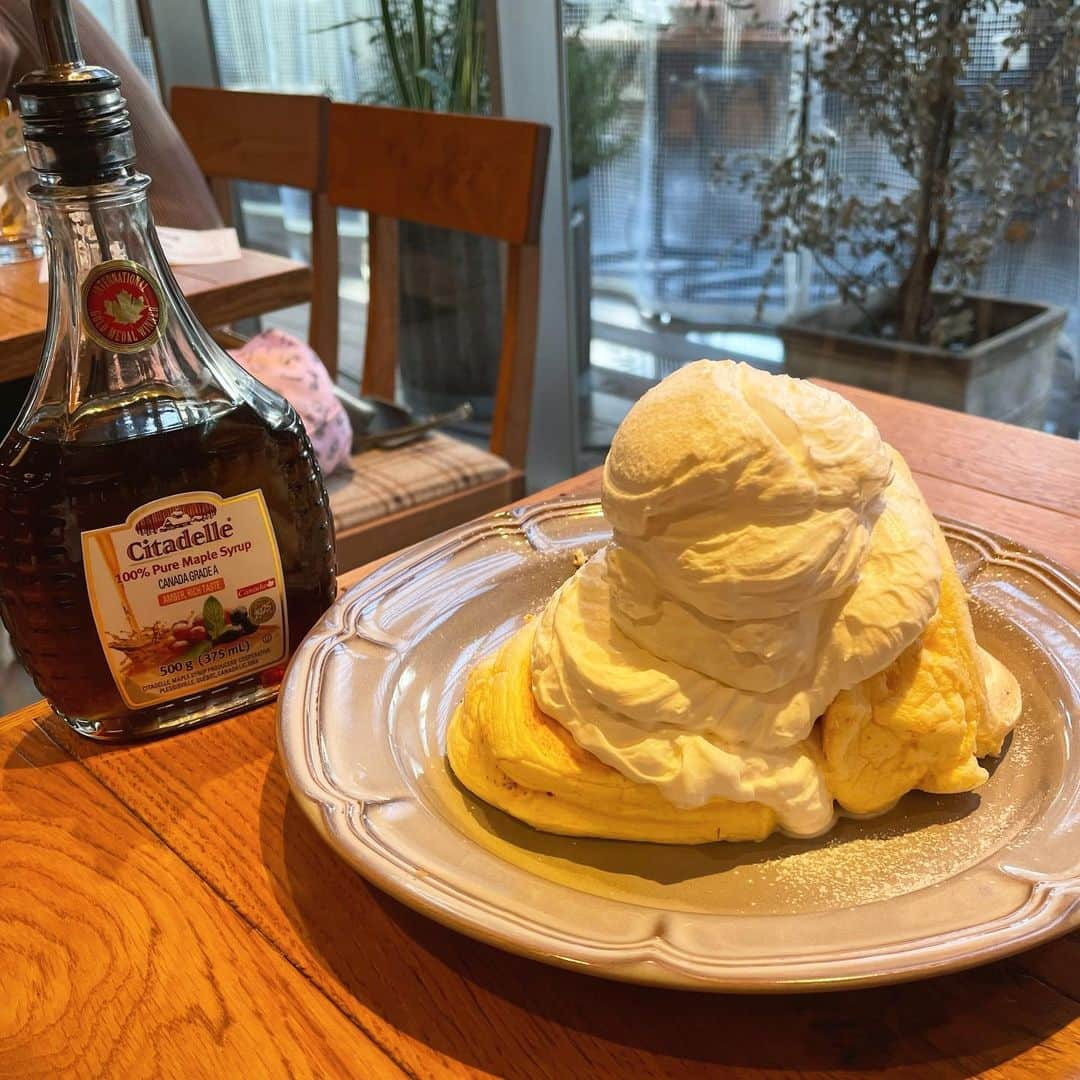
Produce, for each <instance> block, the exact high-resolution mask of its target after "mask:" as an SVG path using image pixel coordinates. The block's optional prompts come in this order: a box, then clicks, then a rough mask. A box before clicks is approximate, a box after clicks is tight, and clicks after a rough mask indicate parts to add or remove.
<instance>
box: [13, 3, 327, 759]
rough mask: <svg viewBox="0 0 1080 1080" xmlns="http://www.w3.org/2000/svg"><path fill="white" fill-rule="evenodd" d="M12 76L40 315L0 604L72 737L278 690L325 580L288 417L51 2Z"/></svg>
mask: <svg viewBox="0 0 1080 1080" xmlns="http://www.w3.org/2000/svg"><path fill="white" fill-rule="evenodd" d="M34 9H35V15H36V17H37V20H38V32H39V38H40V39H41V44H42V47H43V51H44V53H45V56H46V57H47V60H48V67H47V70H45V71H39V72H35V73H33V74H31V75H28V76H27V77H26V78H25V79H24V80H23V81H22V82H21V83H20V84H19V86H18V95H19V99H20V105H21V111H22V116H23V125H24V132H25V138H26V144H27V150H28V153H29V156H30V161H31V164H32V165H33V167H34V170H35V172H36V175H37V184H36V185H35V187H33V188H32V189H31V195H32V197H33V198H34V200H35V202H36V203H37V206H38V209H39V211H40V214H41V218H42V223H43V227H44V230H45V237H46V246H47V252H48V260H49V316H48V325H47V328H46V332H45V343H44V347H43V352H42V358H41V365H40V368H39V370H38V374H37V378H36V380H35V382H34V385H33V387H32V389H31V391H30V394H29V397H28V399H27V402H26V404H25V406H24V408H23V410H22V413H21V414H20V416H19V418H18V419H17V420H16V422H15V425H14V427H13V428H12V430H11V431H10V432H9V433H8V435H7V436H6V438H5V439H4V441H3V442H2V443H0V616H2V617H3V621H4V623H5V625H6V626H7V628H8V632H9V633H10V635H11V640H12V642H13V644H14V646H15V650H16V652H17V653H18V655H19V658H20V659H21V660H22V662H23V663H24V665H25V666H26V668H27V670H28V671H29V672H30V674H31V675H32V677H33V678H34V681H35V682H36V684H37V686H38V689H39V690H40V691H41V692H42V694H44V695H45V697H46V698H48V700H49V702H50V703H51V704H52V706H53V707H54V708H55V709H56V711H57V713H59V714H60V715H61V716H62V717H64V719H65V720H67V722H68V723H69V724H70V725H71V726H72V727H73V728H75V729H76V730H77V731H79V732H81V733H82V734H84V735H87V736H90V737H92V738H97V739H131V738H139V737H144V736H152V735H157V734H160V733H162V732H165V731H168V730H172V729H175V728H179V727H184V726H187V725H190V724H196V723H200V722H202V721H206V720H210V719H212V718H214V717H219V716H223V715H225V714H227V713H230V712H235V711H237V710H239V709H242V708H246V707H247V706H249V705H252V704H255V703H257V702H260V701H264V700H267V699H268V698H270V697H272V696H273V695H274V694H275V693H276V688H277V683H278V682H279V681H280V678H281V674H282V670H283V665H284V663H285V661H286V659H287V658H288V656H289V654H290V652H291V651H292V650H293V649H294V648H295V647H296V646H297V645H298V644H299V642H300V639H301V638H302V637H303V635H304V634H305V633H306V632H307V631H308V629H310V627H311V626H312V624H313V623H314V622H315V620H316V619H317V618H318V617H319V616H320V615H321V614H322V612H323V611H324V610H325V609H326V608H327V607H328V606H329V604H330V603H331V602H332V600H333V599H334V594H335V589H336V585H335V576H334V541H333V523H332V519H331V516H330V509H329V504H328V500H327V496H326V491H325V489H324V487H323V483H322V478H321V475H320V472H319V467H318V464H317V462H316V459H315V456H314V454H313V452H312V448H311V444H310V443H309V441H308V439H307V436H306V434H305V433H304V429H303V426H302V425H301V423H300V421H299V419H298V418H297V415H296V413H295V412H294V411H293V409H292V408H291V407H290V406H289V404H288V403H287V402H286V401H285V400H284V399H283V398H281V397H280V396H279V395H277V394H275V393H273V392H272V391H271V390H269V389H267V388H266V387H265V386H263V385H262V384H261V383H259V382H257V381H255V380H254V379H253V378H252V377H251V376H250V375H248V374H247V373H246V372H245V371H244V370H243V369H242V368H241V367H240V366H239V365H238V364H236V363H235V362H234V361H233V360H232V359H231V358H230V357H229V356H228V355H227V354H226V353H225V352H224V351H223V350H222V349H220V348H219V347H218V346H217V345H216V344H215V343H214V341H213V340H212V339H211V338H210V336H209V334H207V332H206V331H205V330H204V329H203V327H202V326H200V325H199V323H198V322H197V321H196V319H195V317H194V316H193V315H192V313H191V310H190V309H189V308H188V305H187V303H186V302H185V300H184V298H183V296H182V294H181V293H180V290H179V289H178V287H177V285H176V282H175V280H174V279H173V276H172V273H171V272H170V270H169V266H168V264H167V263H166V261H165V258H164V256H163V255H162V252H161V248H160V246H159V244H158V240H157V236H156V234H155V232H154V226H153V223H152V222H151V220H150V213H149V209H148V206H147V188H148V186H149V183H150V181H149V179H148V178H147V177H145V176H143V175H141V174H140V173H138V172H136V171H135V169H134V168H133V162H134V148H133V145H132V137H131V122H130V120H129V118H128V114H127V109H126V106H125V103H124V99H123V98H122V97H121V95H120V90H119V80H118V79H117V78H116V76H115V75H113V74H112V73H111V72H109V71H106V70H104V69H102V68H96V67H91V66H87V65H86V64H85V63H84V62H83V59H82V56H81V53H80V50H79V43H78V40H77V38H76V35H75V28H74V22H73V20H72V17H71V11H70V7H69V4H68V2H67V0H35V3H34Z"/></svg>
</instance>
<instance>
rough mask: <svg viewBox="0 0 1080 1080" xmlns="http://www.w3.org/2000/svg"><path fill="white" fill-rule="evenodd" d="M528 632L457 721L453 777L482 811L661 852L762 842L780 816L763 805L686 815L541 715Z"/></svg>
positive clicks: (474, 688) (489, 663)
mask: <svg viewBox="0 0 1080 1080" xmlns="http://www.w3.org/2000/svg"><path fill="white" fill-rule="evenodd" d="M532 637H533V625H532V624H526V625H525V626H523V627H522V628H521V629H520V630H518V631H517V633H515V634H514V636H513V637H512V638H510V640H509V641H507V642H506V643H505V644H504V645H503V646H502V648H500V649H499V651H498V652H497V653H495V655H494V656H492V657H490V658H489V659H486V660H484V661H482V662H481V663H480V664H479V665H478V666H477V667H476V668H474V669H473V671H472V673H471V674H470V675H469V679H468V682H467V683H466V687H465V696H464V699H463V700H462V702H461V704H460V705H459V706H458V708H457V711H456V712H455V713H454V716H453V718H452V719H451V721H450V728H449V731H448V733H447V753H448V756H449V759H450V766H451V768H452V769H453V770H454V773H455V775H456V776H457V778H458V779H459V780H460V781H461V783H462V784H464V785H465V787H467V788H468V789H469V790H470V791H472V792H473V793H474V794H475V795H478V796H479V797H480V798H481V799H483V800H484V801H485V802H488V803H491V805H492V806H496V807H498V808H499V809H500V810H503V811H505V812H506V813H508V814H510V815H512V816H513V817H515V818H518V819H519V820H521V821H524V822H526V823H527V824H529V825H532V826H533V827H534V828H537V829H541V830H543V831H544V832H552V833H561V834H563V835H566V836H596V837H604V838H607V839H613V840H641V841H652V842H653V843H661V844H703V843H708V842H710V841H714V840H763V839H764V838H765V837H766V836H768V835H769V833H771V832H772V831H773V830H774V829H775V827H776V815H775V814H774V813H773V811H772V810H770V809H769V808H768V807H765V806H762V805H761V804H760V803H735V802H730V801H728V800H725V799H714V800H713V801H712V802H709V803H706V804H705V805H704V806H700V807H696V808H694V809H689V810H686V809H679V808H678V807H676V806H674V805H672V804H671V803H670V802H668V800H667V799H666V798H664V796H663V795H661V794H660V792H659V791H658V790H657V789H656V788H655V787H652V786H651V785H648V784H638V783H635V782H634V781H632V780H628V779H627V778H626V777H625V776H623V775H622V774H621V773H619V772H617V771H616V770H615V769H613V768H611V767H610V766H608V765H605V764H604V763H603V762H601V761H600V760H599V759H598V758H596V757H594V756H593V755H592V754H590V753H589V752H588V751H586V750H583V749H581V747H579V746H578V745H577V743H575V742H574V739H573V737H572V736H571V735H570V733H569V732H568V731H566V729H565V728H563V726H562V725H561V724H559V723H558V722H557V721H555V720H552V719H551V717H549V716H546V715H545V714H544V713H542V712H541V711H540V709H539V708H538V707H537V705H536V702H535V700H534V699H533V694H532V685H531V683H532V679H531V671H530V659H529V654H530V652H531V647H532Z"/></svg>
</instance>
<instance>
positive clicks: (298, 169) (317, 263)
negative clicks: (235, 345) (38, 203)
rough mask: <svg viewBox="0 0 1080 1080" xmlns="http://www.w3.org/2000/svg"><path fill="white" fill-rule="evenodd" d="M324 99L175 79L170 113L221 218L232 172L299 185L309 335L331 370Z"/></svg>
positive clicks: (332, 284) (332, 238)
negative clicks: (304, 205) (303, 197)
mask: <svg viewBox="0 0 1080 1080" xmlns="http://www.w3.org/2000/svg"><path fill="white" fill-rule="evenodd" d="M329 110H330V100H329V98H325V97H318V96H314V95H310V94H262V93H252V92H248V91H243V90H215V89H208V88H206V87H201V86H175V87H173V91H172V116H173V120H174V121H175V123H176V126H177V127H178V128H179V129H180V132H181V134H182V135H183V136H184V139H185V141H186V142H187V144H188V146H189V147H190V148H191V152H192V153H193V154H194V156H195V160H196V161H197V162H198V164H199V168H200V169H202V171H203V174H204V175H205V176H206V178H207V181H208V182H209V184H210V187H211V190H213V192H214V196H215V198H216V199H217V202H218V206H219V207H220V209H221V215H222V217H223V218H224V219H225V220H226V221H229V220H231V217H232V199H231V195H230V192H229V184H228V181H230V180H252V181H255V182H257V183H263V184H281V185H284V186H286V187H294V188H301V189H303V190H305V191H307V192H309V193H310V196H311V265H312V275H313V288H312V297H311V322H310V328H309V333H308V340H309V341H310V343H311V347H312V348H313V349H314V350H315V351H316V352H317V353H318V354H319V357H320V358H321V359H322V361H323V363H324V364H326V366H327V369H328V370H329V371H330V374H331V376H333V375H335V374H336V373H337V353H338V242H337V212H336V211H335V209H334V207H333V206H331V205H330V202H329V200H328V198H327V194H326V135H327V124H328V120H329Z"/></svg>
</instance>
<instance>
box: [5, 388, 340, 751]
mask: <svg viewBox="0 0 1080 1080" xmlns="http://www.w3.org/2000/svg"><path fill="white" fill-rule="evenodd" d="M138 422H139V421H138V419H137V413H136V414H135V417H134V418H133V414H132V413H131V412H130V411H128V412H126V413H117V414H116V419H114V420H112V421H110V420H109V418H108V417H103V418H102V438H101V440H100V441H92V440H91V441H88V440H86V439H80V440H77V441H60V440H59V439H58V438H57V437H56V434H55V432H56V426H55V425H53V424H42V433H41V434H35V431H34V427H33V426H32V425H24V430H23V431H13V432H11V433H10V434H9V435H8V437H7V438H6V439H5V440H4V442H3V444H0V616H2V617H3V620H4V622H5V624H6V625H7V626H8V627H9V629H10V630H11V633H12V642H13V644H14V646H15V650H16V652H17V654H18V656H19V658H20V659H21V661H22V662H23V664H24V665H25V666H26V668H27V670H28V671H29V673H30V675H31V676H32V677H33V679H34V682H35V683H36V685H37V687H38V689H39V690H40V691H41V693H42V694H43V695H45V696H46V697H47V698H48V699H49V701H50V702H51V703H52V704H53V706H54V707H55V708H56V709H57V711H58V712H59V713H60V714H61V715H63V716H64V717H66V718H67V719H68V720H69V722H71V723H72V725H73V726H74V727H76V728H77V729H79V730H81V731H83V732H85V733H86V734H90V735H94V736H96V737H98V738H106V739H107V738H125V737H137V736H139V735H140V734H142V733H145V732H154V733H156V732H157V731H161V732H164V731H167V730H172V729H174V728H176V727H179V726H183V725H184V724H186V723H192V722H196V721H198V720H200V719H205V718H206V717H207V715H208V714H211V713H213V714H224V713H226V712H229V711H235V710H236V709H240V708H243V707H245V706H247V705H248V704H251V703H252V702H254V701H257V700H261V699H265V698H266V697H268V696H270V695H271V694H272V693H273V687H272V685H271V684H272V683H273V682H274V680H275V679H276V678H278V677H280V671H277V672H274V671H269V672H266V671H264V672H262V673H260V674H257V675H253V676H247V677H245V678H242V679H239V680H237V681H236V682H233V683H230V684H229V685H228V686H225V687H217V688H214V689H211V690H204V691H201V692H199V693H195V694H192V695H190V696H189V697H185V698H181V699H179V700H173V701H169V702H166V703H163V704H159V705H154V706H150V707H147V708H143V709H138V710H131V709H128V708H127V707H126V706H125V704H124V702H123V700H122V698H121V697H120V694H119V692H118V690H117V688H116V684H115V682H114V681H113V677H112V675H111V674H110V671H109V667H108V665H107V663H106V660H105V654H104V649H103V647H102V644H101V642H100V640H99V638H98V634H97V630H96V628H95V624H94V617H93V614H92V612H91V608H90V600H89V595H88V593H87V587H86V580H85V577H84V573H83V564H82V561H83V557H82V544H81V534H82V533H83V532H84V531H86V530H88V529H97V528H102V527H107V526H112V525H116V524H117V523H119V522H123V521H124V520H125V518H126V516H127V515H128V514H129V513H130V512H131V511H132V510H133V509H135V508H136V507H138V506H141V505H142V504H144V503H147V502H150V501H151V500H153V499H157V498H161V497H164V496H168V495H174V494H178V493H183V492H188V491H212V492H215V493H217V494H218V495H220V496H221V497H222V498H228V497H230V496H233V495H240V494H243V493H245V492H249V491H253V490H255V489H261V490H262V493H263V497H264V498H265V500H266V504H267V508H268V510H269V513H270V518H271V522H272V524H273V527H274V533H275V536H276V539H277V544H278V550H279V552H280V556H281V564H282V570H283V573H284V578H285V594H286V603H287V609H288V631H289V650H290V652H291V651H292V650H294V649H295V648H296V646H297V645H298V644H299V643H300V640H301V639H302V638H303V636H304V634H306V633H307V631H308V630H309V629H310V628H311V627H312V625H313V624H314V623H315V621H316V619H317V618H318V617H319V616H320V615H321V614H322V613H323V612H324V611H325V610H326V608H327V607H328V606H329V605H330V603H331V602H332V601H333V599H334V594H335V590H336V584H335V576H334V556H333V522H332V519H331V516H330V509H329V506H328V505H327V502H326V497H325V494H324V493H323V487H322V484H321V482H314V483H313V482H312V479H313V476H316V477H317V473H318V465H317V463H316V461H315V458H314V455H313V452H312V449H311V445H310V443H309V442H308V439H307V436H306V435H305V434H304V431H303V427H302V426H301V424H300V422H299V420H298V419H297V417H296V415H295V413H293V412H292V410H286V412H285V413H284V414H283V415H282V417H281V418H279V422H277V423H272V422H268V420H267V419H266V418H265V417H263V416H262V415H260V414H259V413H258V412H257V411H256V410H255V409H254V408H252V407H251V406H250V405H246V404H240V405H233V406H225V405H220V406H217V407H213V408H211V407H207V408H206V410H205V412H204V413H203V415H202V417H201V419H199V421H198V422H195V423H181V424H180V425H179V426H172V427H170V426H169V425H163V424H161V423H160V416H159V417H158V420H157V422H156V424H155V425H149V424H146V423H143V425H142V429H143V430H146V429H147V428H148V427H156V428H157V429H158V430H157V433H154V434H145V435H141V436H140V435H139V434H138V431H132V430H130V428H131V425H132V424H133V423H138ZM110 424H111V425H112V426H111V428H110ZM118 424H119V428H118V427H117V425H118ZM125 427H126V428H127V430H122V429H123V428H125ZM163 428H164V429H163ZM132 435H134V436H135V437H131V436H132ZM125 436H127V437H125Z"/></svg>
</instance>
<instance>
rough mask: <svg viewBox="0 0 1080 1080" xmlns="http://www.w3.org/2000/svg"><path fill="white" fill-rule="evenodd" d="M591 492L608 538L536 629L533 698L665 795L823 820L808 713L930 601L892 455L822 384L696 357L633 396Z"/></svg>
mask: <svg viewBox="0 0 1080 1080" xmlns="http://www.w3.org/2000/svg"><path fill="white" fill-rule="evenodd" d="M603 505H604V512H605V514H606V516H607V518H608V520H609V521H610V522H611V525H612V529H613V540H612V543H611V545H610V546H609V547H608V548H606V549H605V550H603V551H601V552H600V553H598V554H597V555H596V556H594V558H593V559H591V560H590V561H589V562H588V563H586V565H585V566H583V567H582V568H581V570H579V571H578V573H577V574H575V575H574V576H573V577H572V578H570V580H569V581H567V582H566V583H565V584H564V585H563V586H562V588H561V589H559V591H558V592H557V593H556V594H555V596H554V597H553V598H552V600H551V601H550V603H549V604H548V606H547V608H546V610H545V611H544V614H543V616H542V617H541V619H540V620H539V621H538V625H537V628H536V632H535V636H534V639H533V652H532V671H533V693H534V695H535V697H536V700H537V704H538V705H539V706H540V708H541V709H542V710H543V711H544V712H545V713H547V714H548V715H549V716H552V717H553V718H555V719H556V720H558V721H559V722H560V723H562V724H563V725H564V726H565V727H566V728H567V730H568V731H570V733H571V734H572V735H573V737H574V739H575V740H576V741H577V742H578V744H579V745H581V746H582V747H584V748H585V749H586V750H589V751H590V752H591V753H593V754H595V755H596V756H597V757H598V758H600V760H602V761H604V762H605V763H606V764H608V765H610V766H612V767H613V768H615V769H618V770H619V771H620V772H621V773H623V774H624V775H625V776H627V777H629V778H631V779H633V780H635V781H637V782H640V783H650V784H654V785H656V786H657V787H658V788H659V789H660V791H661V792H662V793H663V794H664V795H665V796H666V797H667V798H669V799H670V800H671V802H672V803H673V804H675V805H677V806H684V807H691V806H699V805H701V804H703V803H705V802H708V801H709V800H711V799H714V798H725V799H731V800H734V801H740V802H741V801H757V802H761V803H762V804H764V805H766V806H769V807H771V808H772V809H773V810H774V811H775V812H776V814H777V818H778V821H779V823H780V825H781V827H782V828H783V829H784V830H785V831H787V832H789V833H792V834H796V835H802V836H805V835H814V834H816V833H819V832H822V831H824V830H826V829H828V828H829V826H830V825H831V824H832V821H833V816H834V810H833V799H832V796H831V794H830V793H829V791H828V789H827V787H826V784H825V780H824V774H823V769H822V764H821V754H820V750H819V748H818V746H817V744H816V741H815V740H816V735H815V734H813V733H812V732H813V728H814V723H815V721H816V720H817V718H818V716H820V715H821V713H822V712H823V711H824V709H825V707H826V706H827V705H828V704H829V703H830V702H831V701H832V700H833V698H834V697H835V696H836V695H837V694H838V693H839V692H840V691H841V690H844V689H848V688H850V687H851V686H854V685H855V684H856V683H858V682H860V681H862V680H863V679H864V678H867V677H869V676H870V675H872V674H874V673H876V672H878V671H880V670H882V669H883V668H885V667H886V666H888V665H889V664H890V663H891V662H892V661H893V660H894V659H895V658H896V657H897V656H898V655H899V654H900V652H901V651H902V650H903V649H904V648H906V647H907V645H909V644H910V643H911V642H912V641H913V640H914V639H915V638H916V637H917V636H918V635H919V634H920V633H921V632H922V630H923V629H924V628H925V626H926V624H927V622H928V621H929V620H930V617H931V616H932V614H933V613H934V611H935V609H936V607H937V603H938V592H939V587H940V581H941V565H940V562H939V560H938V556H937V551H936V546H935V541H934V532H933V520H932V518H931V516H930V511H929V510H928V509H927V507H926V504H925V503H924V501H923V499H922V496H921V495H920V494H919V491H918V489H917V488H916V486H915V483H914V481H913V480H912V478H911V475H910V473H909V472H908V470H907V467H906V465H905V464H904V462H903V460H902V459H901V458H900V456H899V455H898V454H896V453H895V452H894V451H892V450H891V448H890V447H888V446H887V445H886V444H885V443H884V442H883V441H882V439H881V437H880V435H879V434H878V432H877V429H876V428H875V427H874V425H873V424H872V423H871V421H870V420H869V419H868V418H867V417H866V416H864V415H863V414H862V413H860V412H859V411H858V410H856V409H855V408H854V407H853V406H852V405H850V404H849V403H848V402H846V401H845V400H844V399H843V398H841V397H839V396H838V395H836V394H833V393H832V392H830V391H828V390H824V389H822V388H820V387H817V386H814V385H813V384H811V383H807V382H802V381H800V380H795V379H790V378H788V377H786V376H773V375H769V374H767V373H764V372H761V371H758V370H756V369H754V368H751V367H748V366H746V365H743V364H734V363H731V362H730V361H723V362H712V361H699V362H698V363H695V364H691V365H689V366H688V367H686V368H683V369H681V370H680V371H678V372H677V373H675V374H674V375H672V376H670V377H669V378H667V379H665V380H664V381H663V382H662V383H660V384H659V385H658V386H657V387H655V388H654V389H652V390H650V391H649V393H647V394H646V395H645V396H644V397H643V398H642V399H641V400H640V401H639V402H638V403H637V404H636V405H635V406H634V407H633V408H632V409H631V410H630V413H629V414H628V415H627V417H626V419H625V420H624V421H623V424H622V426H621V427H620V428H619V431H618V432H617V433H616V436H615V440H614V442H613V443H612V447H611V453H610V454H609V456H608V460H607V464H606V466H605V469H604V485H603Z"/></svg>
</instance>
